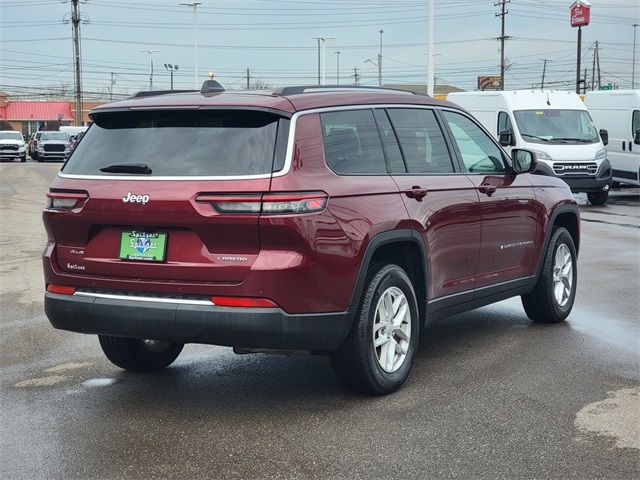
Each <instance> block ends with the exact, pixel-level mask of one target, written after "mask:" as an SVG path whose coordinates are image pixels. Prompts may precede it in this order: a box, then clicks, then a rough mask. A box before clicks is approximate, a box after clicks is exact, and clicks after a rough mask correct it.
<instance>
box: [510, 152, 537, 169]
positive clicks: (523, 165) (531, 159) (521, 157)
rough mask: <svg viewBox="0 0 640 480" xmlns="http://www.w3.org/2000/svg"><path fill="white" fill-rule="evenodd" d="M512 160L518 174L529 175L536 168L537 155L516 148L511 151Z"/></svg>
mask: <svg viewBox="0 0 640 480" xmlns="http://www.w3.org/2000/svg"><path fill="white" fill-rule="evenodd" d="M511 159H512V160H513V171H514V172H516V173H529V172H532V171H533V170H534V169H535V168H536V155H535V153H533V152H531V151H529V150H521V149H519V148H514V149H513V150H511Z"/></svg>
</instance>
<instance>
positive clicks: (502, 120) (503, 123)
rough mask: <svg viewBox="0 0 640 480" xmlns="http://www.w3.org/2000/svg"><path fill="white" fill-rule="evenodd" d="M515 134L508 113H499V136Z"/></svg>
mask: <svg viewBox="0 0 640 480" xmlns="http://www.w3.org/2000/svg"><path fill="white" fill-rule="evenodd" d="M505 131H506V132H509V133H513V125H511V119H510V118H509V114H508V113H507V112H500V113H498V135H500V132H505Z"/></svg>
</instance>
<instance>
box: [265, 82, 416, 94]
mask: <svg viewBox="0 0 640 480" xmlns="http://www.w3.org/2000/svg"><path fill="white" fill-rule="evenodd" d="M358 91H362V92H371V91H373V92H389V93H404V94H407V95H421V96H428V95H427V94H426V93H423V92H416V91H413V90H402V89H400V88H386V87H362V86H359V85H297V86H292V87H283V88H280V89H277V90H274V91H273V93H274V95H281V96H287V95H299V94H302V93H319V92H358Z"/></svg>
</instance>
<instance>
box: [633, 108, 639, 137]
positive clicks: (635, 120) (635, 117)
mask: <svg viewBox="0 0 640 480" xmlns="http://www.w3.org/2000/svg"><path fill="white" fill-rule="evenodd" d="M639 129H640V110H634V111H633V118H632V120H631V134H632V135H635V134H636V130H639Z"/></svg>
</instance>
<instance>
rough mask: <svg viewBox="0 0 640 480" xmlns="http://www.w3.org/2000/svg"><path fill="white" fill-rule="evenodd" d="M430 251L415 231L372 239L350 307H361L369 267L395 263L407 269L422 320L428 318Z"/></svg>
mask: <svg viewBox="0 0 640 480" xmlns="http://www.w3.org/2000/svg"><path fill="white" fill-rule="evenodd" d="M427 258H428V256H427V249H426V247H425V245H424V241H423V240H422V236H421V235H420V233H419V232H417V231H415V230H413V229H401V230H392V231H388V232H382V233H379V234H377V235H375V236H374V237H372V238H371V240H370V241H369V243H368V244H367V246H366V249H365V252H364V254H363V256H362V261H361V262H360V269H359V271H358V277H357V280H356V284H355V287H354V289H353V294H352V296H351V302H350V306H351V307H352V308H357V307H358V305H359V304H360V298H361V297H362V293H363V291H364V288H365V285H364V283H365V280H366V277H367V272H368V270H369V267H370V266H371V265H372V264H374V263H376V262H382V263H395V264H397V265H398V266H400V267H402V268H404V269H405V271H406V272H407V274H408V275H409V278H410V279H411V281H412V283H413V286H414V290H415V293H416V300H417V302H418V309H419V312H420V320H421V322H424V320H425V317H426V303H427V285H428V279H429V271H428V264H427Z"/></svg>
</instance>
